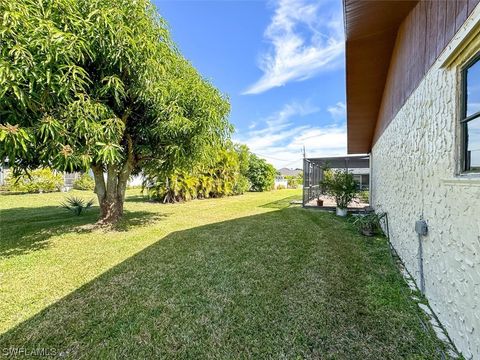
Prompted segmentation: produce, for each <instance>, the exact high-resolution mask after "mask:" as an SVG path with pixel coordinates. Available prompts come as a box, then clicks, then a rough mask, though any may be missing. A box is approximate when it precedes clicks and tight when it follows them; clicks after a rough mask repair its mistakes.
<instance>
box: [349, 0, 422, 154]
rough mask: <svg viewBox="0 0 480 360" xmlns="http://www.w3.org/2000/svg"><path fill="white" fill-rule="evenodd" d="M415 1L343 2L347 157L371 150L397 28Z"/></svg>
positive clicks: (355, 0) (350, 0)
mask: <svg viewBox="0 0 480 360" xmlns="http://www.w3.org/2000/svg"><path fill="white" fill-rule="evenodd" d="M417 2H418V1H401V0H391V1H387V0H384V1H375V0H344V12H345V14H344V15H345V36H346V46H345V49H346V50H345V57H346V61H345V63H346V81H347V84H346V89H347V152H348V153H349V154H358V153H368V152H370V150H371V148H372V140H373V135H374V131H375V126H376V123H377V118H378V111H379V108H380V105H381V101H382V96H383V91H384V87H385V81H386V78H387V74H388V68H389V64H390V59H391V56H392V51H393V47H394V43H395V38H396V34H397V31H398V27H399V26H400V24H401V22H402V20H403V19H404V18H405V17H406V16H407V15H408V13H409V12H410V11H411V10H412V9H413V7H414V6H415V5H416V4H417Z"/></svg>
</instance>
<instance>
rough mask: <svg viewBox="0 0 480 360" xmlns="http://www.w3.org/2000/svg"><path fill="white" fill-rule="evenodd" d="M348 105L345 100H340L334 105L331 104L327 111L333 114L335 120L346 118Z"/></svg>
mask: <svg viewBox="0 0 480 360" xmlns="http://www.w3.org/2000/svg"><path fill="white" fill-rule="evenodd" d="M346 110H347V108H346V106H345V104H344V103H343V102H341V101H339V102H337V103H336V104H335V105H334V106H330V107H329V108H328V109H327V111H328V112H329V113H330V115H331V116H332V118H333V120H336V121H338V120H344V119H345V114H346Z"/></svg>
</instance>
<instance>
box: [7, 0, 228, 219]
mask: <svg viewBox="0 0 480 360" xmlns="http://www.w3.org/2000/svg"><path fill="white" fill-rule="evenodd" d="M0 14H2V18H1V19H0V23H1V25H0V42H1V48H0V158H8V160H9V161H10V163H11V165H12V166H13V168H14V169H15V171H16V172H22V171H27V172H28V170H30V169H33V168H37V167H51V168H54V169H57V170H68V171H76V170H86V169H88V168H91V169H92V171H93V174H94V178H95V191H96V193H97V196H98V201H99V204H100V208H101V218H100V221H101V222H105V223H111V222H115V221H116V220H118V218H119V217H120V216H121V215H122V213H123V201H124V196H125V189H126V185H127V181H128V178H129V176H130V175H131V174H132V173H135V172H138V171H140V170H141V169H143V168H145V167H150V168H151V167H157V168H162V169H169V168H174V167H175V166H180V165H181V164H182V163H185V162H187V161H191V160H193V159H194V158H195V157H196V156H197V155H198V154H199V153H201V152H202V149H203V148H204V147H205V146H206V145H208V146H212V145H214V144H216V143H222V142H223V141H224V139H225V138H226V137H228V136H229V134H230V131H231V126H230V125H229V123H228V121H227V115H228V112H229V103H228V101H227V99H226V98H225V97H224V96H223V95H222V94H221V93H219V91H218V90H217V89H215V88H214V87H213V86H212V85H211V84H210V83H208V82H207V81H206V80H205V79H203V78H202V77H201V76H200V75H199V74H198V73H197V71H196V70H195V69H194V68H193V67H192V66H191V65H190V64H189V63H188V62H187V61H186V60H185V59H184V58H183V57H182V56H181V54H180V53H179V52H178V50H177V49H176V47H175V46H174V44H173V43H172V41H171V38H170V35H169V32H168V29H167V27H166V25H165V23H164V21H163V20H162V18H161V17H160V16H159V15H158V13H157V11H156V9H155V8H154V7H153V6H152V5H151V3H150V2H149V1H148V0H135V1H132V0H55V1H52V0H43V1H42V0H16V1H3V0H2V1H0ZM104 174H107V175H106V176H104Z"/></svg>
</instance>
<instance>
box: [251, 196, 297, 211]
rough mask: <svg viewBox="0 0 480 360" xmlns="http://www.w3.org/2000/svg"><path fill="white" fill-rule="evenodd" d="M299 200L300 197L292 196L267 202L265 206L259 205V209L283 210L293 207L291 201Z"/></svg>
mask: <svg viewBox="0 0 480 360" xmlns="http://www.w3.org/2000/svg"><path fill="white" fill-rule="evenodd" d="M301 199H302V198H301V196H300V195H293V196H288V197H285V198H283V199H280V200H276V201H272V202H269V203H267V204H263V205H260V207H262V208H267V209H284V208H287V207H289V206H291V205H293V204H292V201H295V200H301Z"/></svg>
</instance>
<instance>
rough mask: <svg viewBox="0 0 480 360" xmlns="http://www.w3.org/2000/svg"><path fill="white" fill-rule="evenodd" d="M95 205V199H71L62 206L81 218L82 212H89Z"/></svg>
mask: <svg viewBox="0 0 480 360" xmlns="http://www.w3.org/2000/svg"><path fill="white" fill-rule="evenodd" d="M92 205H93V199H90V200H88V201H85V200H83V199H80V198H77V197H74V196H72V197H69V198H67V199H66V200H65V202H63V203H61V204H60V206H61V207H63V208H64V209H67V210H68V211H71V212H72V213H73V214H74V215H77V216H80V215H81V214H82V212H85V211H87V210H88V209H90V208H91V207H92Z"/></svg>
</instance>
